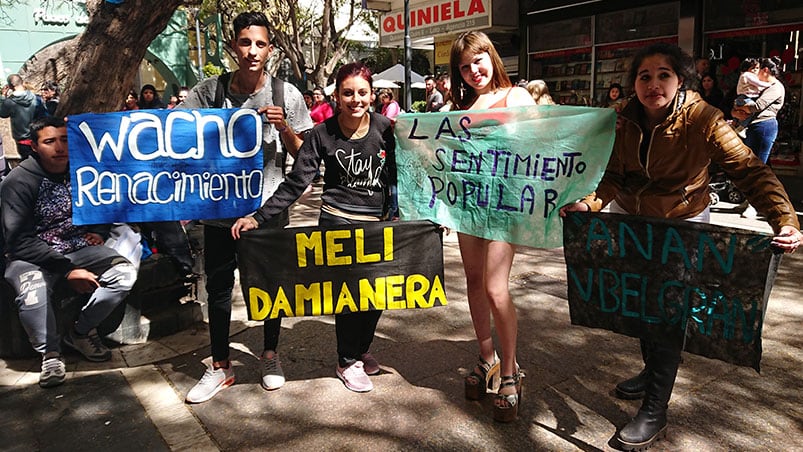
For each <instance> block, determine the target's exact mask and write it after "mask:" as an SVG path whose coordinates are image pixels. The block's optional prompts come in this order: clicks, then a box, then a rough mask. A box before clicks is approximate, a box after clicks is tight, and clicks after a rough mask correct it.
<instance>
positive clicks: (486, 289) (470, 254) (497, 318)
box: [449, 31, 535, 422]
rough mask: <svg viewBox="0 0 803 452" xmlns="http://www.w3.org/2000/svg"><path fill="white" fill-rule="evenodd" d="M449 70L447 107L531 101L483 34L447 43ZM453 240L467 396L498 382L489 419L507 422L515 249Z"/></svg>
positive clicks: (517, 379) (514, 368) (514, 373)
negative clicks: (465, 331)
mask: <svg viewBox="0 0 803 452" xmlns="http://www.w3.org/2000/svg"><path fill="white" fill-rule="evenodd" d="M449 73H450V74H451V97H452V102H453V106H452V111H454V110H484V109H488V108H503V107H515V106H520V105H534V104H535V102H534V101H533V98H532V96H530V93H529V92H527V90H526V89H524V88H519V87H513V86H512V84H511V83H510V78H509V77H508V76H507V73H506V72H505V66H504V64H503V63H502V59H501V58H500V57H499V54H498V53H497V51H496V48H494V46H493V44H492V43H491V40H490V39H488V36H487V35H486V34H485V33H482V32H479V31H470V32H467V33H463V34H462V35H460V37H458V38H457V40H455V41H454V42H453V43H452V49H451V52H450V56H449ZM457 238H458V242H459V243H460V256H461V258H462V259H463V269H464V270H465V274H466V286H467V292H468V304H469V308H470V310H471V320H472V322H473V324H474V332H475V333H476V335H477V343H478V345H479V360H478V363H477V365H476V367H475V368H474V370H472V372H471V374H470V375H469V376H468V377H466V379H465V391H466V398H467V399H470V400H476V399H479V398H480V397H482V396H484V395H485V393H486V391H487V390H488V389H492V390H494V389H496V387H497V386H498V393H497V395H496V398H495V400H494V419H496V420H498V421H503V422H508V421H512V420H514V419H515V418H516V416H517V414H518V409H519V403H520V401H521V398H520V397H521V380H522V377H523V374H522V372H521V370H520V369H519V365H518V363H517V361H516V338H517V335H518V323H517V322H518V320H517V317H516V307H515V306H514V305H513V300H512V299H511V297H510V289H509V280H510V269H511V267H512V265H513V256H514V254H515V252H516V248H515V245H513V244H512V243H507V242H501V241H497V240H488V239H484V238H481V237H475V236H473V235H470V234H465V233H462V232H459V231H458V234H457ZM492 314H493V323H494V326H495V327H496V333H497V335H498V336H499V341H500V346H501V349H502V359H501V361H500V360H499V358H498V356H497V354H496V351H495V347H494V343H493V338H492V337H491V315H492ZM500 373H501V379H500ZM500 380H501V381H500Z"/></svg>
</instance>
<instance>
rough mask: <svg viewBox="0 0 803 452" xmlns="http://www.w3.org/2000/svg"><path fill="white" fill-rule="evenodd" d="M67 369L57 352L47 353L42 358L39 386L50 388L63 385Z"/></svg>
mask: <svg viewBox="0 0 803 452" xmlns="http://www.w3.org/2000/svg"><path fill="white" fill-rule="evenodd" d="M66 374H67V369H66V367H65V366H64V361H63V360H62V359H61V355H59V354H58V352H48V353H45V355H44V356H43V357H42V372H41V373H40V374H39V386H41V387H43V388H52V387H53V386H58V385H60V384H62V383H64V378H65V376H66Z"/></svg>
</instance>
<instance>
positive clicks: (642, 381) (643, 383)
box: [616, 367, 649, 400]
mask: <svg viewBox="0 0 803 452" xmlns="http://www.w3.org/2000/svg"><path fill="white" fill-rule="evenodd" d="M648 379H649V378H648V372H647V368H646V367H645V368H644V369H643V370H642V371H641V372H639V374H638V375H636V376H635V377H632V378H629V379H627V380H625V381H622V382H619V384H617V385H616V397H619V398H620V399H624V400H637V399H643V398H644V390H645V389H646V388H647V380H648Z"/></svg>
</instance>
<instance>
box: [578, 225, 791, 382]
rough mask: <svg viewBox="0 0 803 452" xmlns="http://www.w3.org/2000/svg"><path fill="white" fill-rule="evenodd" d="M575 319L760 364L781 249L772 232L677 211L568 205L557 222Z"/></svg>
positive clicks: (708, 354)
mask: <svg viewBox="0 0 803 452" xmlns="http://www.w3.org/2000/svg"><path fill="white" fill-rule="evenodd" d="M563 234H564V235H563V237H564V239H563V240H564V254H565V257H566V270H567V275H568V286H569V287H568V294H569V309H570V312H571V320H572V324H574V325H583V326H589V327H593V328H603V329H607V330H610V331H614V332H617V333H621V334H625V335H628V336H633V337H642V338H646V339H650V340H654V341H660V342H665V343H673V344H677V345H678V346H680V345H681V344H684V342H685V344H684V345H683V348H684V350H686V351H688V352H690V353H694V354H697V355H702V356H706V357H709V358H716V359H720V360H722V361H726V362H729V363H733V364H737V365H740V366H749V367H752V368H754V369H756V371H758V370H759V365H760V361H761V328H762V325H763V322H764V315H765V313H766V309H767V300H768V298H769V295H770V290H771V289H772V284H773V282H774V280H775V275H776V273H777V270H778V265H779V264H780V260H781V256H782V255H781V254H779V253H777V252H774V251H773V249H771V247H770V242H771V239H772V237H771V236H769V235H766V234H761V233H758V232H752V231H747V230H743V229H734V228H726V227H721V226H716V225H712V224H705V223H696V222H690V221H682V220H664V219H657V218H646V217H640V216H630V215H616V214H605V213H577V212H575V213H571V214H570V215H568V216H567V217H566V218H565V219H564V222H563Z"/></svg>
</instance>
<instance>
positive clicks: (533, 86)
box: [526, 80, 555, 105]
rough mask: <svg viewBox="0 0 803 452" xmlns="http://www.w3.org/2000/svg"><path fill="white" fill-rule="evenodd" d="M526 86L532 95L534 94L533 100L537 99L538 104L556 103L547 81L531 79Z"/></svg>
mask: <svg viewBox="0 0 803 452" xmlns="http://www.w3.org/2000/svg"><path fill="white" fill-rule="evenodd" d="M526 88H527V91H528V92H529V93H530V95H531V96H533V101H535V104H536V105H555V101H554V100H552V96H551V95H550V94H549V87H547V86H546V82H545V81H543V80H530V81H529V82H527V86H526Z"/></svg>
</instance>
